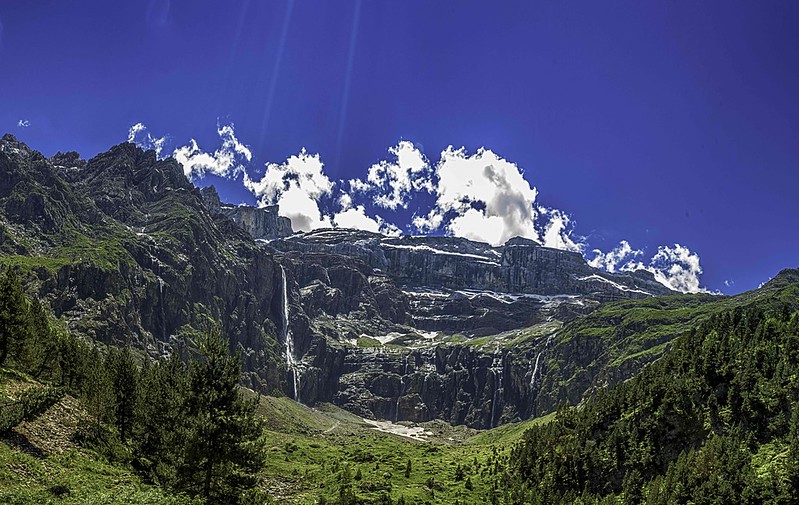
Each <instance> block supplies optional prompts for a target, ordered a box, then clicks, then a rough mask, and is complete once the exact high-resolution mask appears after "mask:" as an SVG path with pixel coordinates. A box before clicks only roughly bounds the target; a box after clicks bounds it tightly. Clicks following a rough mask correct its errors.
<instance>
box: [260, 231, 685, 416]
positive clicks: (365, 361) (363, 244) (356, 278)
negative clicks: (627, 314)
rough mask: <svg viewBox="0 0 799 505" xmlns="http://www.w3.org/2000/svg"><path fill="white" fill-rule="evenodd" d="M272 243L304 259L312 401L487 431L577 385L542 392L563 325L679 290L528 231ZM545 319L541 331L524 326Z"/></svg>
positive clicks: (346, 235)
mask: <svg viewBox="0 0 799 505" xmlns="http://www.w3.org/2000/svg"><path fill="white" fill-rule="evenodd" d="M269 248H270V249H273V250H274V251H275V254H277V255H278V256H282V259H281V260H280V261H281V262H282V263H283V264H284V265H290V266H289V267H288V268H287V271H288V272H289V276H290V279H291V282H290V286H291V289H290V293H291V294H290V296H291V298H292V303H291V304H290V311H291V312H292V314H291V315H290V318H289V320H290V321H292V324H293V321H295V320H297V321H301V327H299V326H298V327H297V328H293V329H292V332H291V334H292V335H293V336H294V338H295V339H297V341H296V343H295V348H296V349H298V350H299V351H300V352H301V353H302V355H303V356H304V357H303V359H302V373H301V380H300V392H301V395H300V396H301V398H302V399H303V401H306V402H313V401H331V402H333V403H335V404H337V405H339V406H342V407H344V408H346V409H348V410H351V411H353V412H357V413H359V414H360V415H363V416H368V417H377V418H383V419H389V420H400V421H401V420H408V421H426V420H431V419H444V420H447V421H449V422H452V423H455V424H468V425H470V426H473V427H478V428H487V427H491V426H496V425H497V424H499V423H502V422H507V421H509V420H514V419H525V418H528V417H530V416H532V415H537V414H539V413H543V412H548V411H549V410H551V409H552V408H555V407H556V406H557V405H558V402H560V401H562V400H563V399H564V398H563V396H564V393H561V392H558V394H556V395H550V394H549V393H548V392H545V394H544V395H541V401H538V397H539V389H540V382H541V381H540V380H539V379H540V377H539V375H540V372H538V371H535V363H536V361H540V358H539V355H540V353H541V352H542V350H543V349H544V348H545V347H546V345H547V342H548V336H549V335H551V334H552V333H553V332H554V331H556V330H557V328H558V327H559V325H560V323H561V322H564V321H569V320H571V319H574V318H575V317H577V316H579V315H581V314H585V313H588V312H590V311H591V310H593V309H594V308H595V307H596V306H597V305H598V304H599V303H601V302H604V301H609V300H618V299H628V298H641V297H648V296H652V295H653V294H666V293H670V290H668V289H667V288H665V287H664V286H662V285H661V284H659V283H657V282H656V281H655V280H654V278H653V277H652V276H651V275H650V274H648V273H635V274H608V273H605V272H600V271H598V270H596V269H594V268H591V267H590V266H589V265H587V264H586V262H585V261H584V260H583V258H582V257H581V256H580V255H579V254H576V253H571V252H566V251H560V250H556V249H550V248H545V247H541V246H540V245H539V244H537V243H535V242H533V241H529V240H524V239H514V240H512V241H510V242H509V243H507V244H506V245H505V246H502V247H490V246H488V245H487V244H481V243H478V242H473V241H469V240H465V239H458V238H452V237H402V238H391V237H385V236H382V235H379V234H374V233H369V232H363V231H354V230H319V231H315V232H311V233H306V234H298V235H292V236H291V237H287V238H284V239H279V240H275V241H272V242H270V244H269ZM531 326H537V327H538V328H539V329H540V331H541V333H540V334H536V333H535V332H533V333H532V334H531V333H530V332H528V333H526V334H525V333H524V331H522V330H521V329H522V328H527V327H531ZM514 331H516V332H517V333H516V334H514V333H513V332H514ZM502 332H506V333H505V334H503V335H504V336H503V337H501V338H500V337H490V338H486V336H492V335H496V334H498V333H502ZM507 332H510V334H508V333H507ZM322 336H323V338H320V337H322ZM514 339H516V340H519V341H523V342H524V345H520V346H516V345H513V342H514ZM359 345H361V346H362V345H367V346H370V347H367V348H363V347H358V346H359ZM587 387H588V384H577V383H575V391H574V392H573V393H572V392H568V394H573V395H575V396H579V395H581V394H582V391H584V390H585V389H582V390H580V391H577V389H579V388H587Z"/></svg>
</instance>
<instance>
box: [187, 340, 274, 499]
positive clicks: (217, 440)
mask: <svg viewBox="0 0 799 505" xmlns="http://www.w3.org/2000/svg"><path fill="white" fill-rule="evenodd" d="M198 344H199V345H198V347H199V350H200V354H201V356H200V359H199V360H196V361H193V362H192V363H191V364H190V367H189V397H188V399H187V401H186V416H187V420H188V423H189V425H188V431H187V434H186V450H185V455H184V456H185V457H184V460H183V464H182V465H181V468H180V472H179V478H180V484H181V487H182V488H183V489H185V490H186V491H187V492H189V493H190V494H194V495H200V496H202V497H203V498H205V499H206V500H209V501H211V502H214V503H235V502H237V501H238V500H239V497H240V496H241V493H242V492H243V491H244V490H245V489H247V488H250V487H252V486H253V485H254V483H255V473H256V472H257V471H258V470H259V469H260V467H261V465H262V464H263V458H264V452H263V448H262V446H261V445H260V443H259V438H260V436H261V434H262V431H263V428H262V424H261V421H260V419H259V418H257V417H256V415H255V407H256V402H254V401H247V400H245V399H244V398H243V397H242V394H241V391H240V390H239V388H238V383H239V380H240V379H241V356H240V355H239V354H237V355H236V356H231V355H230V353H229V352H228V346H227V342H226V341H225V340H224V339H223V337H222V334H221V331H220V329H219V327H218V326H216V325H211V326H210V327H209V328H208V329H207V330H206V332H205V334H204V335H203V337H202V338H201V340H200V342H198Z"/></svg>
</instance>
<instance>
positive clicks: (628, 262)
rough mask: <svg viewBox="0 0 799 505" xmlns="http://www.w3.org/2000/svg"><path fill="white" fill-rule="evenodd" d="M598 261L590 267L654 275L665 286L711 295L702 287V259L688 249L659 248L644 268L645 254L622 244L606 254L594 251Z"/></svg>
mask: <svg viewBox="0 0 799 505" xmlns="http://www.w3.org/2000/svg"><path fill="white" fill-rule="evenodd" d="M593 252H594V255H595V256H594V258H592V259H591V260H590V261H589V262H588V264H589V265H591V266H593V267H595V268H601V269H603V270H606V271H608V272H633V271H636V270H646V271H648V272H652V274H653V275H654V276H655V280H656V281H658V282H660V283H661V284H663V285H664V286H666V287H668V288H671V289H673V290H675V291H680V292H682V293H700V292H708V291H707V290H706V289H705V288H703V287H702V286H701V285H700V281H699V278H700V277H701V275H702V266H701V265H700V263H699V255H698V254H696V253H695V252H692V251H691V250H690V249H688V248H687V247H685V246H682V245H680V244H674V246H659V247H658V250H657V252H656V253H655V255H654V256H652V258H651V259H650V260H649V262H648V264H644V263H643V262H642V261H641V260H640V258H641V257H642V256H643V254H644V253H643V251H641V250H640V249H633V248H632V247H631V246H630V244H629V243H628V242H627V241H626V240H622V241H621V242H620V243H619V245H617V246H616V247H615V248H613V250H611V251H609V252H607V253H603V252H602V251H600V250H599V249H594V251H593Z"/></svg>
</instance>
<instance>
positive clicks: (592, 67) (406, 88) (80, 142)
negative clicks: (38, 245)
mask: <svg viewBox="0 0 799 505" xmlns="http://www.w3.org/2000/svg"><path fill="white" fill-rule="evenodd" d="M358 5H360V11H359V12H357V13H356V7H357V6H358ZM356 14H357V15H356ZM356 17H357V20H358V23H357V26H355V25H354V21H355V19H356ZM797 26H799V3H797V2H794V1H784V2H776V1H775V2H766V3H764V2H737V1H730V0H724V1H721V2H688V1H685V2H675V1H669V2H633V1H631V2H565V3H564V2H533V1H524V2H502V3H501V2H491V3H489V2H467V1H463V0H458V1H454V0H453V1H446V2H445V1H436V2H430V1H429V0H427V1H377V0H364V1H363V2H361V3H360V4H358V3H356V2H355V1H344V0H340V1H335V2H311V1H301V0H297V1H296V2H294V3H293V4H291V3H290V2H287V1H285V0H283V1H265V0H264V1H260V0H251V1H232V0H230V1H225V2H203V1H197V0H173V1H171V2H167V1H146V0H141V1H135V2H125V1H114V2H109V1H107V0H97V1H92V2H89V1H74V2H64V1H55V0H54V1H36V0H28V1H24V2H10V1H9V2H2V3H0V100H2V102H1V103H2V105H0V130H2V131H7V132H11V133H14V134H15V135H16V136H17V137H19V138H20V139H21V140H23V141H25V142H27V143H28V144H29V145H31V146H32V147H33V148H36V149H38V150H40V151H42V152H44V153H45V154H47V155H50V154H53V153H54V152H56V151H58V150H77V151H79V152H80V153H81V154H82V155H83V156H84V157H87V158H88V157H91V156H93V155H94V154H96V153H98V152H100V151H104V150H106V149H107V148H108V147H109V146H110V145H112V144H116V143H119V142H121V141H123V140H125V138H126V137H127V131H128V128H129V127H130V126H131V125H132V124H134V123H137V122H143V123H144V124H146V125H147V127H148V128H149V129H150V131H151V132H153V133H154V134H158V135H163V134H169V135H170V136H171V138H172V139H174V141H175V142H176V143H177V144H179V145H182V144H185V143H186V142H187V141H188V139H189V138H196V139H197V141H198V142H199V143H200V145H201V146H207V148H208V149H209V150H213V148H214V147H215V146H217V145H218V143H219V139H218V137H217V134H216V124H217V121H218V120H219V121H220V122H222V123H227V122H233V123H235V127H236V135H237V137H238V138H239V139H240V140H241V141H242V142H244V143H245V144H247V145H249V146H250V147H251V149H252V152H253V156H254V160H253V162H254V165H255V166H263V163H265V162H266V161H281V160H283V159H285V158H286V157H287V156H289V155H291V154H294V153H296V152H297V151H299V149H300V148H302V147H305V148H307V149H308V151H309V152H319V153H321V156H322V158H323V159H324V161H325V163H326V171H327V174H328V175H329V176H330V178H331V179H343V178H349V177H354V176H357V177H362V178H363V177H365V171H366V169H367V168H368V167H369V165H371V164H372V163H374V162H376V161H378V160H380V159H383V158H385V157H386V149H387V148H388V147H389V146H392V145H396V143H397V141H398V140H400V139H407V140H411V141H413V142H414V143H416V144H417V145H419V146H423V148H424V151H425V153H426V154H427V155H428V156H429V157H430V158H431V159H438V153H440V152H441V150H443V149H445V148H446V147H447V146H448V145H450V144H453V145H455V146H466V147H467V148H468V149H470V150H474V149H476V148H479V147H481V146H485V147H487V148H490V149H492V150H493V151H494V152H496V153H498V154H500V155H501V156H503V157H504V158H506V159H508V160H511V161H513V162H515V163H517V164H518V165H519V166H521V167H523V168H524V170H525V176H526V178H527V179H528V180H529V181H530V182H531V184H533V185H534V186H536V187H537V188H538V190H539V192H540V197H539V200H540V201H541V202H542V203H543V204H546V205H549V206H553V207H557V208H560V209H563V210H565V211H566V212H568V213H569V214H571V216H572V218H573V219H574V221H576V230H575V231H576V232H577V233H579V234H581V235H584V236H586V237H587V239H588V242H589V245H590V247H592V248H593V247H599V248H602V249H609V248H611V247H613V246H614V245H615V244H616V243H618V242H619V240H622V239H624V240H628V241H630V242H631V243H632V244H633V246H635V247H638V248H646V250H647V252H648V253H650V254H651V253H652V252H654V250H656V248H657V246H658V245H660V244H673V243H675V242H679V243H680V244H683V245H685V246H688V247H689V248H690V249H691V250H693V251H695V252H697V253H698V254H699V255H700V257H701V259H702V265H703V267H704V270H705V274H704V276H703V284H704V285H705V286H707V287H708V288H710V289H712V290H715V289H719V290H721V291H724V292H727V293H734V292H739V291H743V290H745V289H750V288H754V287H756V286H757V285H758V284H759V283H760V282H762V281H764V280H766V279H768V278H769V277H770V276H772V275H774V274H776V273H777V271H779V270H780V269H781V268H784V267H789V266H791V267H796V266H799V234H797V233H796V226H797V224H796V223H797V221H798V220H799V198H797V190H798V189H799V170H797V165H798V164H799V31H798V30H797V29H796V27H797ZM351 49H352V50H351ZM348 69H350V71H349V72H348ZM20 120H26V121H29V123H30V126H28V127H21V126H18V122H19V121H20ZM220 182H221V185H222V186H223V188H222V189H223V191H222V192H223V196H225V197H226V198H228V199H230V200H239V201H240V200H248V201H254V199H253V198H252V196H251V195H249V194H248V193H246V191H244V190H243V189H242V188H241V184H240V183H239V182H225V181H215V183H217V184H219V183H220ZM724 281H729V282H730V284H731V286H730V287H728V286H725V284H724Z"/></svg>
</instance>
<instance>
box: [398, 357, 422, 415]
mask: <svg viewBox="0 0 799 505" xmlns="http://www.w3.org/2000/svg"><path fill="white" fill-rule="evenodd" d="M408 356H410V354H406V355H405V363H404V365H403V367H402V375H400V390H399V395H397V401H396V402H395V403H394V422H395V423H396V422H397V421H399V410H400V399H401V398H402V395H404V394H405V376H406V375H407V374H408ZM425 379H426V378H425Z"/></svg>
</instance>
